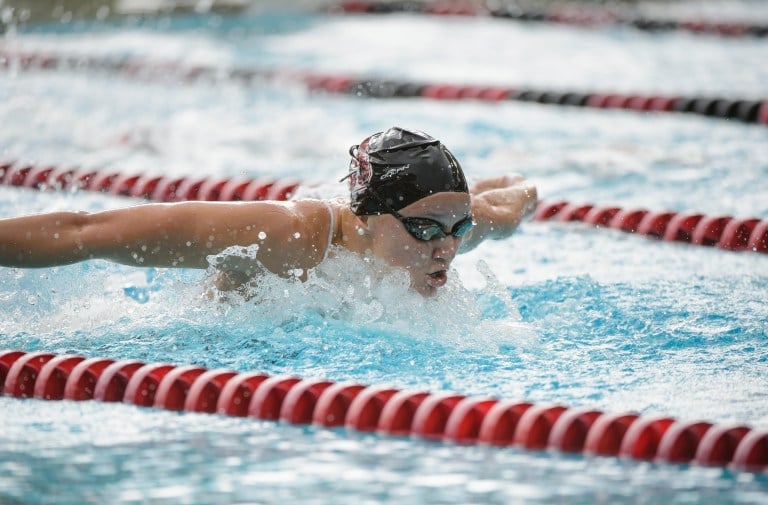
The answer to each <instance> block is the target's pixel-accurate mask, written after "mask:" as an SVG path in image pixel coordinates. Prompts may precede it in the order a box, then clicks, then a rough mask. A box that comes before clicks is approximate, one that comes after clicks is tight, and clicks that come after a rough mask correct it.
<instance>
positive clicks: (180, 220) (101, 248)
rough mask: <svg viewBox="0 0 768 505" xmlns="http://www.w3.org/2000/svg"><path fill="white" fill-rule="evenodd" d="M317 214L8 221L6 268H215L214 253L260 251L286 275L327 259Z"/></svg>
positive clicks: (233, 212)
mask: <svg viewBox="0 0 768 505" xmlns="http://www.w3.org/2000/svg"><path fill="white" fill-rule="evenodd" d="M320 205H322V204H320ZM313 215H316V214H313V213H312V204H311V203H299V202H296V203H282V202H281V203H277V202H236V203H222V202H183V203H173V204H146V205H139V206H135V207H128V208H124V209H117V210H109V211H103V212H97V213H84V212H56V213H50V214H43V215H38V216H26V217H20V218H12V219H3V220H0V265H2V266H13V267H49V266H56V265H66V264H70V263H75V262H78V261H83V260H87V259H107V260H112V261H115V262H118V263H123V264H127V265H135V266H153V267H185V268H207V266H208V261H207V256H209V255H211V254H217V253H219V252H221V251H222V250H224V249H226V248H227V247H230V246H235V245H241V246H247V245H251V244H258V245H259V255H258V259H259V261H261V263H262V264H263V265H264V266H265V267H266V268H267V269H269V270H271V271H274V272H275V273H278V274H285V273H286V272H287V271H288V270H291V269H295V268H310V267H311V266H314V265H315V264H317V263H319V261H320V260H321V259H322V252H319V253H317V252H316V251H317V249H319V248H318V247H317V246H316V242H317V240H319V235H320V234H321V233H322V232H318V231H317V229H322V226H318V223H314V222H313V220H312V219H311V216H313ZM307 216H310V218H307ZM326 230H327V227H326ZM296 233H298V234H299V236H298V238H297V236H296Z"/></svg>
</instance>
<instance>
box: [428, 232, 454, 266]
mask: <svg viewBox="0 0 768 505" xmlns="http://www.w3.org/2000/svg"><path fill="white" fill-rule="evenodd" d="M460 240H461V239H459V238H457V237H454V236H453V235H448V236H447V237H443V238H438V239H435V240H433V241H432V242H433V244H434V245H433V249H432V258H433V259H442V260H445V261H447V262H450V261H452V260H453V258H455V257H456V252H457V251H458V249H459V241H460Z"/></svg>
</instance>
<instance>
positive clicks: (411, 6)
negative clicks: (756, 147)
mask: <svg viewBox="0 0 768 505" xmlns="http://www.w3.org/2000/svg"><path fill="white" fill-rule="evenodd" d="M327 11H328V12H331V13H347V14H390V13H395V12H407V13H414V14H428V15H440V16H490V17H494V18H497V19H508V20H512V21H520V22H536V23H557V24H565V25H571V26H583V27H587V26H590V27H593V26H605V25H624V26H630V27H633V28H635V29H638V30H642V31H648V32H667V31H686V32H690V33H697V34H706V35H720V36H725V37H768V23H762V24H760V23H750V22H737V21H732V22H722V21H711V20H706V19H685V20H673V19H660V18H651V17H646V16H633V15H630V14H628V13H622V12H620V11H617V10H615V9H607V8H599V7H593V6H585V5H567V4H566V5H559V6H555V7H548V8H546V9H540V10H530V9H525V8H521V7H520V6H519V5H506V6H505V5H503V3H499V2H487V3H482V2H469V1H462V0H447V1H446V0H438V1H434V2H415V1H395V2H391V1H386V2H382V1H359V0H354V1H349V2H341V3H340V4H338V5H335V6H332V7H330V8H329V9H327Z"/></svg>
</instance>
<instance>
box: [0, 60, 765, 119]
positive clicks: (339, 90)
mask: <svg viewBox="0 0 768 505" xmlns="http://www.w3.org/2000/svg"><path fill="white" fill-rule="evenodd" d="M0 68H6V69H21V70H75V71H82V70H94V71H107V72H112V73H117V74H119V75H125V76H131V77H137V78H146V79H173V78H176V79H182V80H187V81H211V82H217V81H221V80H228V81H233V82H239V83H243V84H246V85H248V84H253V83H264V82H269V81H278V80H279V81H281V82H292V83H298V84H301V85H303V86H305V87H306V88H308V89H309V90H310V91H317V92H323V93H329V94H343V95H351V96H355V97H360V98H380V99H385V98H394V99H397V98H424V99H432V100H451V101H455V100H475V101H487V102H499V101H504V100H510V101H519V102H530V103H537V104H542V105H558V106H570V107H586V108H594V109H620V110H628V111H635V112H643V113H684V114H695V115H699V116H705V117H710V118H718V119H725V120H733V121H739V122H744V123H756V124H760V125H768V99H750V98H734V97H708V96H676V95H656V94H635V93H607V92H598V91H592V92H585V91H562V90H553V89H535V88H512V87H508V86H498V85H493V86H489V85H482V84H477V85H461V84H446V83H424V82H415V81H408V80H392V79H379V78H366V77H360V76H353V75H346V74H321V73H313V72H304V71H286V70H270V69H260V68H252V67H251V68H249V67H242V68H238V67H233V68H225V67H217V66H205V65H183V64H181V63H177V62H152V61H142V60H138V59H131V58H112V57H106V56H103V57H96V56H67V55H61V54H54V53H40V52H10V51H4V50H0Z"/></svg>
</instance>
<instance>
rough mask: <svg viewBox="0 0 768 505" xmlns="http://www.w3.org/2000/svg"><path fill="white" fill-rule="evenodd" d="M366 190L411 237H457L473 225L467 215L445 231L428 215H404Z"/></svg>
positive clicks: (427, 238)
mask: <svg viewBox="0 0 768 505" xmlns="http://www.w3.org/2000/svg"><path fill="white" fill-rule="evenodd" d="M342 180H343V179H342ZM368 191H369V192H370V193H371V194H372V195H373V196H374V198H376V200H378V201H379V203H380V204H381V206H382V207H384V209H385V210H386V211H387V213H388V214H391V215H392V216H394V217H395V219H397V220H398V221H400V222H401V223H403V227H404V228H405V230H406V231H407V232H408V233H410V234H411V236H413V238H415V239H416V240H421V241H422V242H429V241H430V240H433V239H436V238H445V237H447V236H448V235H451V236H453V237H456V238H459V237H461V236H463V235H464V234H465V233H467V232H468V231H469V229H470V228H472V227H473V226H474V225H475V220H474V219H473V218H472V216H471V215H469V216H467V217H465V218H464V219H462V220H461V221H458V222H457V223H456V224H454V225H453V228H451V231H449V232H448V233H446V232H445V229H444V228H443V224H442V223H441V222H439V221H435V220H434V219H429V218H428V217H405V216H404V215H402V214H400V213H399V212H398V211H396V210H395V209H393V208H392V206H391V205H389V204H388V203H387V202H386V201H384V199H383V198H382V197H381V196H379V193H378V192H377V191H376V190H374V189H373V188H371V187H370V186H369V187H368Z"/></svg>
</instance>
